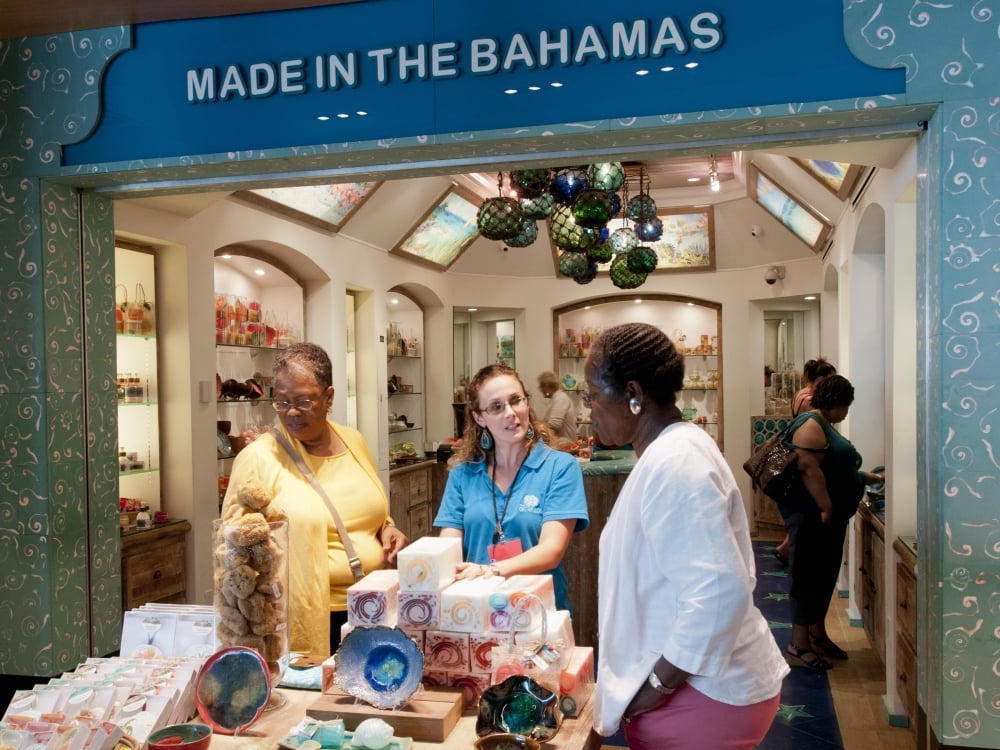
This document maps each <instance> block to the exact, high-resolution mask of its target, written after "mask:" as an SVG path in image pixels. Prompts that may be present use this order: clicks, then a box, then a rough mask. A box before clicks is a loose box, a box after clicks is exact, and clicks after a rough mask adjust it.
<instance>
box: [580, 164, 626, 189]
mask: <svg viewBox="0 0 1000 750" xmlns="http://www.w3.org/2000/svg"><path fill="white" fill-rule="evenodd" d="M587 179H589V180H590V187H591V188H593V189H594V190H609V191H615V190H617V189H618V188H620V187H621V186H622V185H623V184H625V168H624V167H623V166H622V163H621V162H620V161H611V162H605V163H603V164H591V165H590V166H589V167H587Z"/></svg>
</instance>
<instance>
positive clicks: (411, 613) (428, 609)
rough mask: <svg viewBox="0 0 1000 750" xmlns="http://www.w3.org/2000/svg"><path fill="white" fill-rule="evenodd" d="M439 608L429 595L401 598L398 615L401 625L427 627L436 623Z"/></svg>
mask: <svg viewBox="0 0 1000 750" xmlns="http://www.w3.org/2000/svg"><path fill="white" fill-rule="evenodd" d="M436 609H437V608H436V607H435V606H434V603H433V602H432V601H431V597H430V596H429V595H428V596H413V597H410V596H408V597H406V599H405V600H404V599H402V598H400V602H399V611H398V612H397V617H398V618H399V622H400V624H401V625H407V626H409V627H413V628H426V627H429V626H431V625H434V624H435V620H436V619H437V618H436V617H435V614H436V612H435V610H436Z"/></svg>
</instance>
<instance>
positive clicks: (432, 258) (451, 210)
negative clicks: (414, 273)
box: [389, 185, 479, 269]
mask: <svg viewBox="0 0 1000 750" xmlns="http://www.w3.org/2000/svg"><path fill="white" fill-rule="evenodd" d="M478 212H479V198H478V197H477V196H476V195H475V193H473V192H472V191H471V190H467V189H465V188H463V187H462V186H461V185H452V186H451V187H450V188H448V190H446V191H445V192H444V194H443V195H442V196H441V197H440V198H439V199H438V200H437V201H436V202H435V203H434V205H433V207H432V208H431V209H430V210H429V211H428V212H427V213H425V214H424V215H423V216H421V217H420V219H419V220H418V221H417V223H416V224H414V225H413V227H412V228H411V229H410V231H409V232H407V233H406V235H405V236H404V237H403V239H402V240H401V241H400V243H399V244H398V245H396V246H395V247H394V248H392V250H390V251H389V252H391V253H393V254H394V255H399V256H402V257H404V258H408V259H410V260H413V261H416V262H418V263H422V264H424V265H428V266H431V267H433V268H438V269H446V268H448V267H449V266H450V265H451V264H452V263H454V262H455V261H456V260H458V258H459V256H460V255H461V254H462V253H463V252H464V251H465V249H466V248H467V247H468V246H469V245H470V244H471V243H472V241H473V240H474V239H475V238H476V236H477V235H478V234H479V229H478V228H477V227H476V214H477V213H478Z"/></svg>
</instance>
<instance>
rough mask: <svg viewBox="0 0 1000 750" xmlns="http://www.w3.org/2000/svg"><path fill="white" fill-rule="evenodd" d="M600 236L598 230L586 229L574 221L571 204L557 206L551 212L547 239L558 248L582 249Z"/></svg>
mask: <svg viewBox="0 0 1000 750" xmlns="http://www.w3.org/2000/svg"><path fill="white" fill-rule="evenodd" d="M599 236H600V231H599V230H593V229H587V228H586V227H581V226H580V225H579V224H577V223H576V218H574V216H573V208H572V206H559V207H557V208H556V210H555V211H553V212H552V221H551V223H550V224H549V239H551V240H552V244H554V245H555V246H556V247H558V248H559V249H560V250H576V251H578V252H580V251H584V250H586V249H587V248H589V247H591V246H592V245H593V244H594V243H595V242H597V238H598V237H599Z"/></svg>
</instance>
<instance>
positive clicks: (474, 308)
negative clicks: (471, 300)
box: [469, 307, 479, 312]
mask: <svg viewBox="0 0 1000 750" xmlns="http://www.w3.org/2000/svg"><path fill="white" fill-rule="evenodd" d="M478 310H479V308H478V307H470V308H469V312H476V311H478Z"/></svg>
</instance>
